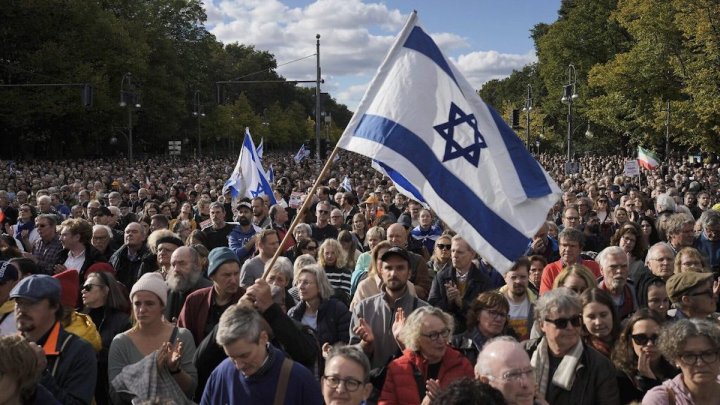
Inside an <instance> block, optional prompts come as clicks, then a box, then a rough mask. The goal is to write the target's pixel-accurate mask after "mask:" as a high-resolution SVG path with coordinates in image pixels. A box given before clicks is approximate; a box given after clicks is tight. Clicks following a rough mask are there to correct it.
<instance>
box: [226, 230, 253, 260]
mask: <svg viewBox="0 0 720 405" xmlns="http://www.w3.org/2000/svg"><path fill="white" fill-rule="evenodd" d="M258 229H259V228H257V227H256V226H255V225H250V230H249V231H248V232H243V230H242V228H240V225H237V226H236V227H235V228H233V230H232V231H230V234H229V235H228V247H229V248H230V249H231V250H232V251H233V252H234V253H235V255H236V256H237V257H238V259H239V260H240V263H243V262H244V261H245V259H247V258H248V257H250V255H251V254H252V253H253V252H254V251H255V248H254V247H253V248H252V249H249V250H248V249H245V244H246V243H247V242H248V241H249V240H250V238H252V237H253V235H255V234H256V233H258Z"/></svg>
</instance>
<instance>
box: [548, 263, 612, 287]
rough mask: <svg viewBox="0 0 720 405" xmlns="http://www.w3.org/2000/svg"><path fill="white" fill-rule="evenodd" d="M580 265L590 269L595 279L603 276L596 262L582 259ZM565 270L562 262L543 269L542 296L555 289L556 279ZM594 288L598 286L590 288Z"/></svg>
mask: <svg viewBox="0 0 720 405" xmlns="http://www.w3.org/2000/svg"><path fill="white" fill-rule="evenodd" d="M579 263H580V264H582V265H583V266H585V267H587V268H588V269H590V271H591V272H592V274H593V275H594V276H595V278H598V277H600V276H601V275H602V272H601V271H600V265H599V264H597V262H596V261H594V260H582V259H581V260H580V262H579ZM563 268H565V265H564V264H563V262H562V260H558V261H556V262H552V263H548V265H547V266H545V268H544V269H543V274H542V279H540V295H543V294H545V293H546V292H548V291H550V290H552V289H553V283H554V282H555V278H556V277H557V276H558V274H560V272H562V270H563ZM592 287H596V286H588V288H592Z"/></svg>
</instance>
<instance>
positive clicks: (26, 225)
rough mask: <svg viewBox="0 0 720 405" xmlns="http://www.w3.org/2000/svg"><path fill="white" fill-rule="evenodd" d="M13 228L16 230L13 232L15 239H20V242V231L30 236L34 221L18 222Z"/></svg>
mask: <svg viewBox="0 0 720 405" xmlns="http://www.w3.org/2000/svg"><path fill="white" fill-rule="evenodd" d="M15 228H16V230H15V239H20V240H22V237H21V235H22V231H25V230H27V231H28V235H30V232H32V230H33V229H35V221H30V222H20V221H18V222H17V225H15Z"/></svg>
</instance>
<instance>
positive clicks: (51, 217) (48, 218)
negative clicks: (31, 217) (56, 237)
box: [35, 214, 58, 227]
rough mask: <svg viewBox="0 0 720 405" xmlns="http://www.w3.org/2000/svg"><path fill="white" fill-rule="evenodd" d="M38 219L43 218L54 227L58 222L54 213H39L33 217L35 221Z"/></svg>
mask: <svg viewBox="0 0 720 405" xmlns="http://www.w3.org/2000/svg"><path fill="white" fill-rule="evenodd" d="M38 219H44V220H46V221H48V222H50V226H52V227H56V226H57V224H58V220H57V216H56V215H55V214H40V215H38V216H37V217H35V221H37V220H38Z"/></svg>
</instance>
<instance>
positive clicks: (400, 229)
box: [387, 223, 407, 248]
mask: <svg viewBox="0 0 720 405" xmlns="http://www.w3.org/2000/svg"><path fill="white" fill-rule="evenodd" d="M387 240H388V242H390V244H392V245H393V246H397V247H401V248H404V247H405V245H407V230H405V226H403V224H398V223H395V224H392V225H390V226H389V227H388V229H387Z"/></svg>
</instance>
